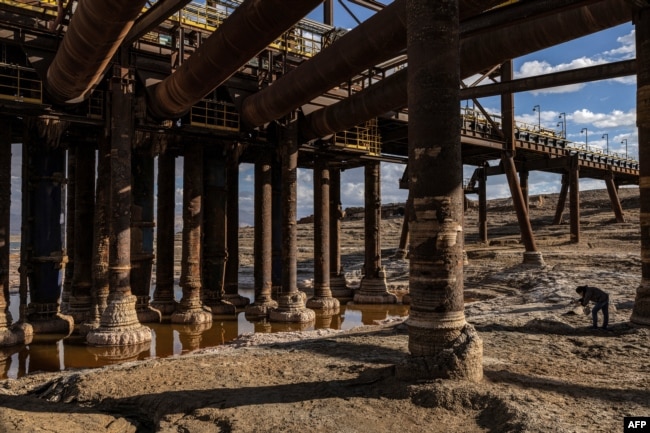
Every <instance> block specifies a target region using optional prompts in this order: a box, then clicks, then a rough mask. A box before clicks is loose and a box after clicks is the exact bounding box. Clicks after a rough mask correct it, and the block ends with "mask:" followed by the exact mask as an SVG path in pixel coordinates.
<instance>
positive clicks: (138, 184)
mask: <svg viewBox="0 0 650 433" xmlns="http://www.w3.org/2000/svg"><path fill="white" fill-rule="evenodd" d="M153 166H154V160H153V156H152V155H151V153H150V152H149V151H148V149H145V148H139V149H135V150H134V151H133V154H132V156H131V179H132V183H133V186H132V188H133V189H132V193H131V195H132V197H133V205H132V206H131V291H132V292H133V294H134V295H136V296H138V297H140V299H147V300H148V299H149V292H150V286H151V271H152V267H153V228H154V220H153V213H154V212H153V194H154V169H153Z"/></svg>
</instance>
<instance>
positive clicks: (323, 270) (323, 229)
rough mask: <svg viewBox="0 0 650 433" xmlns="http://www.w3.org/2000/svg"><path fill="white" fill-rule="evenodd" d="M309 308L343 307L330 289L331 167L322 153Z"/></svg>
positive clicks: (316, 187) (317, 173)
mask: <svg viewBox="0 0 650 433" xmlns="http://www.w3.org/2000/svg"><path fill="white" fill-rule="evenodd" d="M307 308H312V309H314V310H319V311H321V312H322V313H323V315H328V316H331V315H333V314H336V313H338V312H339V308H340V304H339V300H338V299H336V298H334V297H332V290H331V289H330V170H329V167H328V161H327V159H326V158H325V157H323V156H321V155H317V156H316V160H315V162H314V296H313V297H312V298H310V299H309V300H308V301H307Z"/></svg>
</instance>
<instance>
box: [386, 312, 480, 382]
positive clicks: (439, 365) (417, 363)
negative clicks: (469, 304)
mask: <svg viewBox="0 0 650 433" xmlns="http://www.w3.org/2000/svg"><path fill="white" fill-rule="evenodd" d="M395 375H396V377H397V378H398V379H401V380H404V381H418V380H432V379H454V380H467V381H470V382H478V381H480V380H481V379H482V378H483V341H482V340H481V339H480V337H479V335H478V332H476V330H475V329H474V327H473V326H472V325H470V324H465V326H464V327H463V329H461V331H460V334H459V335H458V337H457V338H456V339H455V340H453V341H452V342H451V343H450V344H448V345H447V347H446V348H444V349H442V350H440V351H439V352H438V353H435V354H430V355H425V356H414V355H411V356H409V357H408V358H407V359H406V360H405V361H404V362H402V363H401V364H399V365H397V366H396V368H395Z"/></svg>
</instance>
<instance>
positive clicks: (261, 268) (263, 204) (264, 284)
mask: <svg viewBox="0 0 650 433" xmlns="http://www.w3.org/2000/svg"><path fill="white" fill-rule="evenodd" d="M271 169H272V165H271V155H270V154H269V153H268V152H264V153H262V154H261V155H260V157H259V159H258V160H257V161H256V162H255V215H254V217H255V227H254V230H255V240H254V251H253V254H254V256H255V257H254V258H255V268H254V269H253V273H254V275H253V277H254V280H255V302H256V303H258V304H260V303H264V302H268V301H270V300H271V289H272V287H273V284H272V270H273V269H272V259H273V258H272V241H273V240H272V236H273V231H272V213H271V206H272V196H273V191H272V174H271Z"/></svg>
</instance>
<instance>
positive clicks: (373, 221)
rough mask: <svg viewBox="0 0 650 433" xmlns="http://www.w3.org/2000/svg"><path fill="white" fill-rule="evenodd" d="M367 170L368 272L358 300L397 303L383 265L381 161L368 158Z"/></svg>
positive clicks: (366, 247) (356, 295)
mask: <svg viewBox="0 0 650 433" xmlns="http://www.w3.org/2000/svg"><path fill="white" fill-rule="evenodd" d="M364 170H365V210H364V215H365V221H364V225H365V242H364V243H365V245H364V248H365V259H366V262H365V264H364V275H363V278H362V279H361V285H360V286H359V290H358V291H357V293H355V294H354V302H355V303H357V304H394V303H396V302H397V296H395V295H393V294H392V293H388V286H387V285H386V270H385V269H384V268H383V266H382V265H381V188H380V181H381V179H380V176H379V170H380V163H379V161H367V162H366V165H365V167H364Z"/></svg>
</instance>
